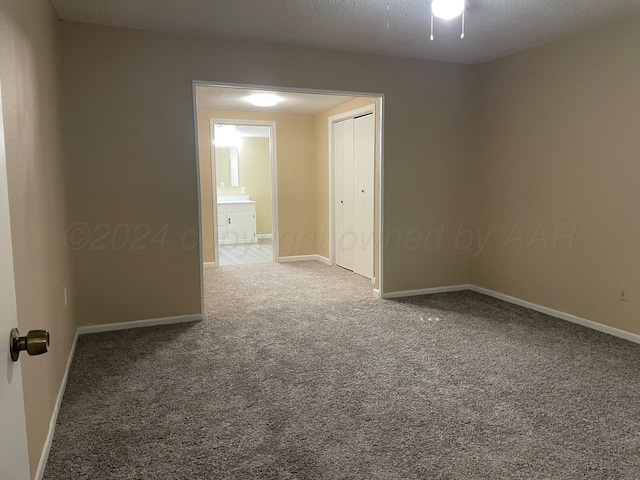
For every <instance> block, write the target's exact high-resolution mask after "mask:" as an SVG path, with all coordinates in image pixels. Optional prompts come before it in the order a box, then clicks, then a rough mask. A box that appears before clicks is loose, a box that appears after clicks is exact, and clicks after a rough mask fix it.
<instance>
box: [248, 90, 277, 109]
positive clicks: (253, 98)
mask: <svg viewBox="0 0 640 480" xmlns="http://www.w3.org/2000/svg"><path fill="white" fill-rule="evenodd" d="M245 100H246V101H247V102H249V103H250V104H251V105H254V106H256V107H273V106H275V105H277V104H278V103H280V102H281V101H282V98H280V97H278V96H277V95H273V94H271V93H256V94H255V95H249V96H248V97H247V98H245Z"/></svg>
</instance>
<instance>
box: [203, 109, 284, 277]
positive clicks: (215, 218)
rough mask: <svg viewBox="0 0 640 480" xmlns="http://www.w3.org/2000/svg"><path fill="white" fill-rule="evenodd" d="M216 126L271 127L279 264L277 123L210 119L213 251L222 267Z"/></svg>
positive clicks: (274, 233)
mask: <svg viewBox="0 0 640 480" xmlns="http://www.w3.org/2000/svg"><path fill="white" fill-rule="evenodd" d="M216 125H246V126H251V127H254V126H255V127H269V162H270V164H271V165H270V166H271V236H272V242H273V261H274V262H277V261H278V258H279V253H280V248H279V243H280V242H279V239H280V236H279V235H278V231H279V230H278V228H279V227H278V225H279V224H278V159H277V154H276V152H277V150H276V122H274V121H271V120H234V119H229V118H211V119H209V142H210V144H211V185H212V191H213V195H212V202H213V205H212V207H213V251H214V253H215V259H216V262H215V263H216V265H217V266H219V265H220V248H219V245H218V202H217V201H216V199H217V196H216V190H217V188H218V182H217V179H216V153H215V151H216V149H215V148H214V146H213V140H214V137H215V126H216Z"/></svg>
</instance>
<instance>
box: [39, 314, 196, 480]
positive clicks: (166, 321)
mask: <svg viewBox="0 0 640 480" xmlns="http://www.w3.org/2000/svg"><path fill="white" fill-rule="evenodd" d="M202 319H203V318H202V315H201V314H193V315H181V316H178V317H165V318H152V319H149V320H136V321H134V322H122V323H107V324H104V325H87V326H83V327H78V328H77V329H76V335H75V337H74V339H73V345H72V346H71V350H70V352H69V358H68V359H67V366H66V368H65V371H64V375H63V377H62V381H61V382H60V389H59V390H58V397H57V398H56V403H55V405H54V407H53V413H52V414H51V420H50V422H49V431H48V433H47V438H46V439H45V442H44V446H43V448H42V453H41V454H40V461H39V462H38V469H37V470H36V475H35V480H42V476H43V475H44V471H45V468H46V467H47V460H49V452H50V451H51V442H52V441H53V435H54V433H55V429H56V423H57V421H58V413H59V412H60V405H61V404H62V398H63V397H64V391H65V390H66V388H67V379H68V378H69V369H70V368H71V362H72V361H73V356H74V354H75V352H76V345H77V343H78V336H80V335H84V334H86V333H97V332H108V331H114V330H128V329H131V328H139V327H151V326H154V325H171V324H174V323H185V322H197V321H200V320H202Z"/></svg>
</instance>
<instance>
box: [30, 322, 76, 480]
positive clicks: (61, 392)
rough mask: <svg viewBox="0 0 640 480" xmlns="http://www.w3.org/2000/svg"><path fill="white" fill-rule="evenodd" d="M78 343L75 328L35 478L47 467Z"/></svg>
mask: <svg viewBox="0 0 640 480" xmlns="http://www.w3.org/2000/svg"><path fill="white" fill-rule="evenodd" d="M77 343H78V330H76V335H75V337H74V338H73V344H72V345H71V350H70V351H69V358H68V359H67V366H66V367H65V370H64V375H63V376H62V381H61V382H60V388H59V389H58V397H57V398H56V403H55V405H54V407H53V412H52V414H51V420H50V421H49V431H48V432H47V438H46V439H45V441H44V446H43V447H42V453H41V454H40V461H39V462H38V469H37V470H36V476H35V479H36V480H42V476H43V475H44V470H45V468H46V467H47V461H48V460H49V452H50V451H51V443H52V442H53V435H54V433H55V430H56V423H57V422H58V412H59V411H60V405H62V397H64V391H65V390H66V388H67V379H68V378H69V369H70V368H71V362H72V361H73V355H74V354H75V351H76V344H77Z"/></svg>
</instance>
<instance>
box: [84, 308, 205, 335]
mask: <svg viewBox="0 0 640 480" xmlns="http://www.w3.org/2000/svg"><path fill="white" fill-rule="evenodd" d="M203 318H204V317H203V316H202V314H200V313H194V314H192V315H180V316H178V317H163V318H151V319H148V320H134V321H132V322H121V323H104V324H102V325H84V326H82V327H78V335H86V334H87V333H98V332H111V331H114V330H128V329H130V328H142V327H154V326H157V325H172V324H174V323H189V322H199V321H202V320H203Z"/></svg>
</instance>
